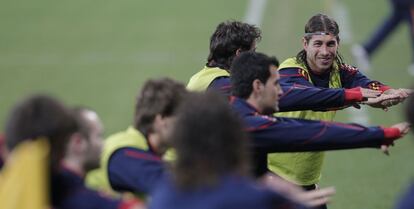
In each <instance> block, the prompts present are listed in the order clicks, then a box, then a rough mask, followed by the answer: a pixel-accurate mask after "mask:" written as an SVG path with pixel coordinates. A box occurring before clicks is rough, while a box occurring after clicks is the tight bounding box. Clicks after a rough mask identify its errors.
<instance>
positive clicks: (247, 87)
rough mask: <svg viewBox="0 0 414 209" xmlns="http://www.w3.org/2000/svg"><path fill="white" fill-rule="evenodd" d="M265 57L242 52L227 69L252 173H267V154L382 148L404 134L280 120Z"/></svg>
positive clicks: (275, 78) (275, 83)
mask: <svg viewBox="0 0 414 209" xmlns="http://www.w3.org/2000/svg"><path fill="white" fill-rule="evenodd" d="M272 63H273V61H272V59H271V58H269V57H268V56H266V55H264V54H261V53H255V52H244V53H242V54H241V55H240V56H239V57H237V58H236V59H235V60H234V62H233V65H232V67H231V74H232V76H231V81H232V87H233V91H232V93H233V95H234V96H235V97H233V98H232V99H231V105H232V107H233V109H234V110H235V111H236V112H238V113H239V114H240V116H241V117H242V118H243V119H244V122H245V125H246V128H247V130H248V131H249V133H250V135H251V138H252V140H251V143H250V144H251V146H252V148H253V151H254V154H255V157H254V159H253V160H254V161H253V162H254V165H255V174H256V175H257V176H262V175H263V174H265V173H266V172H267V171H268V170H267V154H268V153H273V152H298V151H300V152H302V151H322V150H335V149H350V148H370V147H371V148H379V147H381V146H382V145H383V148H384V149H385V148H387V146H388V145H390V144H392V143H393V142H394V140H395V139H398V138H400V137H402V136H403V135H404V134H406V133H407V131H408V129H409V127H408V124H407V123H401V124H396V125H394V126H392V127H389V128H381V127H364V126H360V125H352V124H342V123H332V122H326V121H312V120H301V119H289V118H279V117H274V116H272V114H273V113H275V112H277V111H278V101H279V98H280V96H281V95H282V93H283V92H282V91H281V87H280V85H279V82H280V78H279V73H278V71H277V69H276V67H275V66H273V65H272Z"/></svg>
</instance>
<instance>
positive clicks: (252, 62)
mask: <svg viewBox="0 0 414 209" xmlns="http://www.w3.org/2000/svg"><path fill="white" fill-rule="evenodd" d="M272 65H274V66H276V67H277V66H278V65H279V61H278V60H277V59H276V57H269V56H267V55H265V54H263V53H258V52H243V53H241V54H240V56H238V57H236V58H235V59H234V61H233V64H232V66H231V68H230V69H231V76H230V79H231V85H232V94H233V96H237V97H240V98H243V99H247V98H248V97H249V96H250V94H251V93H252V91H253V87H252V84H253V81H254V80H255V79H259V80H260V81H261V82H262V83H266V81H267V80H268V79H269V77H270V66H272Z"/></svg>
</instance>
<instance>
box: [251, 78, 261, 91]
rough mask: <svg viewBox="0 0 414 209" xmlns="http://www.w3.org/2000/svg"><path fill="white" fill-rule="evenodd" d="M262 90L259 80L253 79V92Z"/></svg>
mask: <svg viewBox="0 0 414 209" xmlns="http://www.w3.org/2000/svg"><path fill="white" fill-rule="evenodd" d="M262 88H263V83H262V82H261V81H260V80H259V79H254V81H253V83H252V89H253V92H256V93H257V92H260V91H261V90H262Z"/></svg>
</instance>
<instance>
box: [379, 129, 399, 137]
mask: <svg viewBox="0 0 414 209" xmlns="http://www.w3.org/2000/svg"><path fill="white" fill-rule="evenodd" d="M382 130H383V131H384V137H385V139H397V138H400V137H401V132H400V129H398V128H382Z"/></svg>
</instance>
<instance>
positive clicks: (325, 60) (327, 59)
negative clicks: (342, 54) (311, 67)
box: [319, 57, 332, 65]
mask: <svg viewBox="0 0 414 209" xmlns="http://www.w3.org/2000/svg"><path fill="white" fill-rule="evenodd" d="M319 60H320V62H321V64H323V65H329V64H331V62H332V58H331V57H321V58H319Z"/></svg>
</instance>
